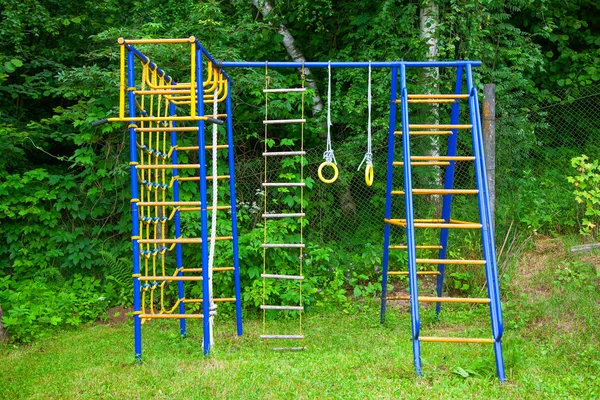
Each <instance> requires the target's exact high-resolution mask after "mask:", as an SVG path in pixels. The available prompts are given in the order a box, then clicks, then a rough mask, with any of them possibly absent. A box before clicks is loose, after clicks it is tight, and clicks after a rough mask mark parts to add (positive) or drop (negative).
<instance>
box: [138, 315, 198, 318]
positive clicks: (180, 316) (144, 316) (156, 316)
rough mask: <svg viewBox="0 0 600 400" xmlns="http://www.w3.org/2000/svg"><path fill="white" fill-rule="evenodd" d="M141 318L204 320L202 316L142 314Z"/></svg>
mask: <svg viewBox="0 0 600 400" xmlns="http://www.w3.org/2000/svg"><path fill="white" fill-rule="evenodd" d="M140 318H142V319H153V318H158V319H180V318H185V319H202V318H203V315H202V314H140Z"/></svg>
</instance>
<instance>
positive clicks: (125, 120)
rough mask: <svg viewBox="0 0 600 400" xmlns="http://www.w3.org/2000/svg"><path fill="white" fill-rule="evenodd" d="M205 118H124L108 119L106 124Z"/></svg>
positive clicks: (203, 119)
mask: <svg viewBox="0 0 600 400" xmlns="http://www.w3.org/2000/svg"><path fill="white" fill-rule="evenodd" d="M206 118H207V117H199V116H197V117H190V116H173V117H125V118H108V122H162V121H206Z"/></svg>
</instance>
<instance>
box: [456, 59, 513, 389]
mask: <svg viewBox="0 0 600 400" xmlns="http://www.w3.org/2000/svg"><path fill="white" fill-rule="evenodd" d="M466 70H467V89H468V92H469V94H470V96H469V106H470V107H469V115H470V119H471V123H472V124H473V129H472V138H473V154H474V155H475V177H476V180H477V187H478V188H479V193H478V195H477V199H478V202H479V219H480V221H481V224H482V229H481V240H482V244H483V256H484V259H485V260H486V265H485V269H486V280H487V286H488V296H489V298H490V320H491V325H492V334H493V337H494V354H495V357H496V372H497V374H498V379H499V380H500V381H502V382H504V381H505V379H506V378H505V375H504V359H503V356H502V329H503V328H502V316H501V308H500V290H499V287H497V279H496V278H495V277H496V276H497V266H496V254H495V253H496V250H495V246H494V239H493V231H492V223H491V218H490V216H491V210H490V204H489V197H488V188H487V177H486V172H485V155H484V152H483V135H482V133H481V120H480V115H479V104H478V103H479V100H478V98H477V89H476V88H475V87H474V85H473V75H472V70H471V68H470V66H467V68H466Z"/></svg>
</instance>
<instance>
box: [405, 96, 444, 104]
mask: <svg viewBox="0 0 600 400" xmlns="http://www.w3.org/2000/svg"><path fill="white" fill-rule="evenodd" d="M409 96H410V95H409ZM455 101H456V100H453V99H408V102H409V103H428V104H437V103H454V102H455ZM396 103H397V104H401V103H402V100H396Z"/></svg>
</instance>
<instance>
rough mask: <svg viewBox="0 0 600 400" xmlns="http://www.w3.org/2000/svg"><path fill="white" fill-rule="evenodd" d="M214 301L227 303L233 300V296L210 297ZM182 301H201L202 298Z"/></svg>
mask: <svg viewBox="0 0 600 400" xmlns="http://www.w3.org/2000/svg"><path fill="white" fill-rule="evenodd" d="M212 301H214V302H215V303H227V302H232V301H235V297H221V298H218V299H212ZM183 302H184V303H202V299H185V300H183Z"/></svg>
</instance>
